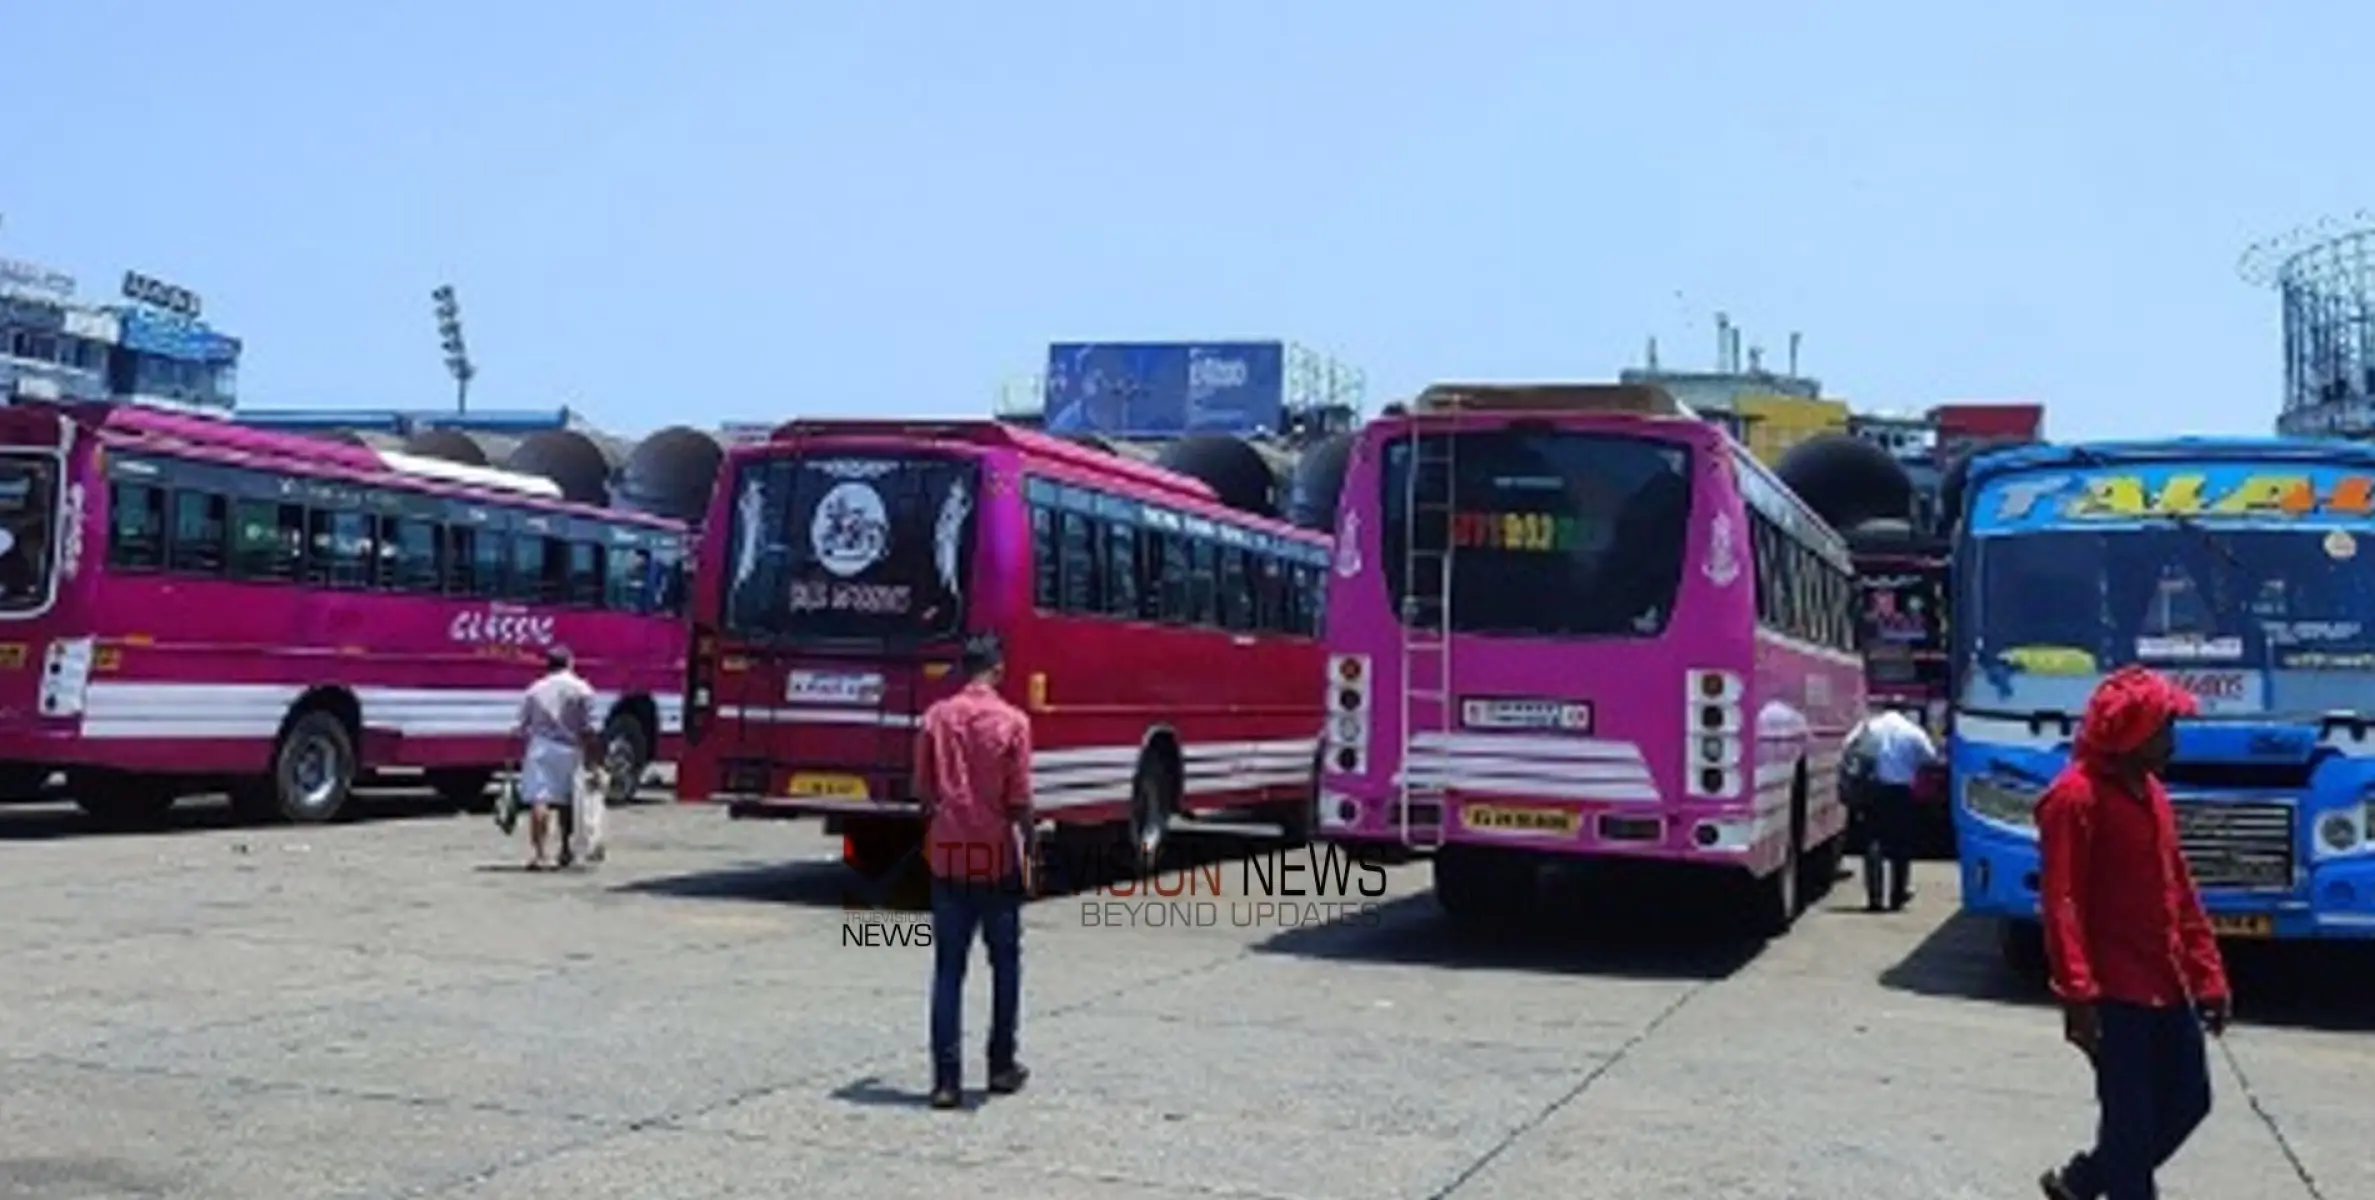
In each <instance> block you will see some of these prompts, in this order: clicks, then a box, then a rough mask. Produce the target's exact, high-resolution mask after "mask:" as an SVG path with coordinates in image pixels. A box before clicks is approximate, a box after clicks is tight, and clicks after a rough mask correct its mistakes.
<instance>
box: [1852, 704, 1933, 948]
mask: <svg viewBox="0 0 2375 1200" xmlns="http://www.w3.org/2000/svg"><path fill="white" fill-rule="evenodd" d="M1937 760H1938V748H1937V746H1936V745H1935V744H1933V743H1932V742H1931V741H1930V735H1929V734H1928V733H1927V732H1925V731H1924V730H1923V729H1922V727H1921V726H1920V725H1918V724H1915V723H1914V721H1913V720H1912V719H1911V718H1909V717H1907V716H1906V715H1905V714H1904V713H1901V712H1899V711H1897V710H1896V709H1893V708H1884V709H1881V710H1880V711H1879V712H1877V713H1874V714H1872V715H1871V716H1869V717H1866V718H1864V722H1863V724H1861V725H1858V726H1856V728H1855V732H1854V733H1851V734H1849V735H1848V738H1847V754H1846V757H1845V759H1844V760H1843V761H1842V762H1841V763H1840V769H1841V771H1843V772H1845V773H1847V774H1848V776H1849V777H1850V778H1851V779H1854V780H1855V781H1856V783H1855V785H1854V786H1853V789H1852V792H1851V794H1852V795H1854V796H1855V797H1856V803H1857V805H1858V807H1860V808H1861V809H1862V810H1863V817H1864V830H1865V836H1864V899H1865V904H1866V907H1867V908H1869V909H1870V910H1871V911H1873V912H1879V911H1880V910H1881V902H1882V897H1883V894H1884V893H1885V895H1886V897H1887V905H1888V909H1889V911H1891V912H1895V911H1897V910H1900V909H1902V908H1904V907H1905V905H1906V902H1908V901H1910V900H1911V899H1912V898H1913V841H1914V813H1913V781H1914V777H1915V776H1917V775H1919V774H1920V772H1921V769H1922V768H1923V767H1925V766H1928V765H1929V764H1931V763H1933V762H1936V761H1937ZM1884 867H1885V868H1886V874H1885V875H1884V874H1883V868H1884ZM1884 881H1885V882H1886V884H1887V886H1886V887H1885V888H1884V887H1883V886H1882V884H1883V882H1884Z"/></svg>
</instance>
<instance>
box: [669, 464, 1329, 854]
mask: <svg viewBox="0 0 2375 1200" xmlns="http://www.w3.org/2000/svg"><path fill="white" fill-rule="evenodd" d="M718 479H719V482H718V486H717V489H716V491H715V494H714V496H713V498H712V502H711V503H712V508H711V512H710V515H709V517H708V519H707V520H706V521H705V522H704V524H703V529H704V531H705V532H704V535H703V538H702V545H701V563H700V567H699V569H698V570H696V571H695V572H694V576H693V577H694V581H695V582H694V598H693V618H692V619H693V653H692V657H691V660H690V664H689V666H690V676H689V679H688V682H687V696H688V703H687V707H686V747H685V753H684V754H683V756H682V758H681V760H680V762H679V764H678V769H677V784H678V794H679V796H680V798H682V799H684V800H688V801H701V802H712V801H714V802H719V803H723V804H725V805H727V806H728V812H729V813H730V814H731V815H732V816H735V817H739V818H790V817H809V816H815V817H822V818H824V819H825V820H826V822H827V827H828V829H831V830H835V831H838V832H840V833H841V834H842V835H843V839H844V846H845V848H846V849H845V854H846V855H847V858H848V860H849V862H850V864H851V865H852V866H854V867H856V868H858V869H859V870H860V871H863V872H866V873H868V874H878V873H880V872H883V871H886V870H889V869H891V868H893V867H896V866H897V865H898V864H899V863H900V862H901V861H903V860H907V859H908V857H909V856H910V855H911V854H913V853H914V851H915V849H916V848H917V846H918V845H920V835H921V832H922V831H921V827H920V824H919V821H918V817H919V815H920V810H919V808H918V806H917V805H916V804H915V802H914V795H913V788H912V780H911V779H910V772H911V770H912V765H913V761H914V737H915V730H916V727H917V723H918V721H919V719H920V717H921V715H922V713H923V711H924V709H925V708H926V707H927V706H929V705H930V704H931V703H932V702H933V701H935V700H938V699H939V698H941V697H943V696H947V695H949V694H951V693H953V692H954V691H955V690H956V689H957V688H958V687H959V686H960V684H961V680H960V679H958V678H957V674H956V671H955V661H956V658H957V655H958V652H959V650H960V648H961V647H962V645H963V643H964V641H965V639H966V638H968V637H970V636H973V635H976V634H982V633H992V634H995V635H997V636H998V637H999V638H1000V639H1001V641H1002V643H1003V645H1004V649H1005V655H1006V664H1007V665H1006V676H1007V679H1008V694H1009V696H1010V698H1013V699H1014V700H1016V702H1017V703H1019V704H1020V705H1022V706H1023V708H1024V709H1025V711H1027V712H1028V713H1029V714H1030V717H1031V724H1032V737H1033V753H1032V761H1031V768H1032V773H1033V776H1034V781H1035V787H1036V793H1037V802H1038V808H1039V812H1040V815H1041V818H1042V820H1043V822H1052V823H1055V824H1056V825H1058V826H1060V827H1064V828H1066V829H1092V828H1093V829H1099V830H1100V831H1106V832H1110V831H1114V830H1126V831H1127V834H1128V838H1129V842H1130V844H1131V845H1132V846H1133V847H1134V848H1135V851H1136V854H1137V855H1138V859H1139V861H1141V862H1144V861H1148V860H1151V859H1152V858H1154V857H1155V856H1156V855H1157V854H1158V853H1159V852H1160V850H1161V848H1162V845H1163V842H1164V839H1165V836H1166V834H1167V832H1168V831H1169V829H1170V827H1171V823H1172V821H1173V820H1174V819H1175V818H1185V817H1192V816H1195V815H1204V814H1211V813H1215V812H1217V811H1220V810H1230V811H1236V812H1246V813H1253V814H1261V815H1264V816H1268V817H1270V818H1273V819H1276V820H1280V821H1286V822H1294V821H1297V820H1299V819H1301V818H1304V817H1306V816H1307V815H1308V813H1309V811H1310V787H1311V769H1312V758H1313V754H1314V752H1315V748H1316V739H1317V735H1318V730H1319V725H1320V717H1321V713H1320V707H1319V705H1318V703H1317V702H1316V699H1315V697H1314V696H1313V695H1312V693H1311V689H1310V686H1309V680H1310V679H1311V678H1313V677H1314V676H1315V675H1316V674H1317V673H1318V671H1319V667H1320V657H1321V652H1320V647H1319V641H1318V637H1319V617H1320V588H1321V584H1322V579H1323V577H1324V574H1325V569H1326V565H1327V562H1328V551H1327V546H1328V543H1327V539H1326V538H1325V536H1324V535H1321V534H1318V533H1314V532H1310V531H1306V530H1302V529H1297V528H1295V527H1293V526H1291V525H1289V524H1287V523H1285V522H1282V521H1278V520H1273V519H1269V518H1266V517H1262V516H1256V515H1252V514H1250V513H1248V512H1246V511H1240V510H1237V509H1232V508H1231V507H1230V506H1228V505H1225V504H1223V503H1221V502H1220V500H1219V499H1218V498H1217V496H1216V493H1215V492H1214V491H1213V490H1212V489H1211V488H1210V487H1208V486H1206V485H1205V484H1203V483H1201V482H1199V481H1197V480H1195V479H1192V478H1189V477H1187V476H1185V475H1182V474H1178V473H1174V472H1171V471H1167V470H1163V469H1161V468H1159V467H1156V466H1152V465H1148V464H1144V463H1140V462H1136V461H1133V460H1131V459H1128V458H1125V457H1122V456H1120V455H1117V454H1113V453H1107V452H1104V451H1100V450H1097V449H1094V448H1091V447H1087V446H1083V445H1078V444H1075V443H1072V442H1069V441H1065V440H1061V439H1058V438H1054V437H1049V436H1046V435H1042V434H1039V433H1035V432H1032V431H1030V430H1025V429H1018V428H1014V427H1012V426H1008V425H1005V424H1001V423H997V422H993V421H945V422H937V421H928V422H896V421H862V420H847V421H801V422H794V423H791V424H787V425H785V426H783V427H781V428H779V429H777V430H776V431H775V432H774V434H773V435H772V436H771V437H770V438H769V439H768V440H766V441H764V442H762V443H758V444H754V445H744V446H738V447H735V448H733V449H732V450H731V451H729V453H728V455H727V459H726V463H725V466H724V468H723V470H721V471H720V473H719V476H718Z"/></svg>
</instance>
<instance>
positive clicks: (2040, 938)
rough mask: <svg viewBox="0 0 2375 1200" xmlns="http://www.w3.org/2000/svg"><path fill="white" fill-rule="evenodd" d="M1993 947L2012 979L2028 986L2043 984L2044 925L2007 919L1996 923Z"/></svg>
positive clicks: (2045, 972) (2046, 971)
mask: <svg viewBox="0 0 2375 1200" xmlns="http://www.w3.org/2000/svg"><path fill="white" fill-rule="evenodd" d="M1996 951H1997V953H1999V954H2001V955H2002V956H2003V958H2004V967H2005V969H2006V970H2009V971H2011V972H2012V976H2013V978H2014V979H2016V980H2018V981H2019V982H2020V983H2021V985H2022V986H2024V987H2029V988H2038V987H2043V986H2044V984H2045V980H2046V976H2047V975H2048V974H2049V973H2050V970H2051V968H2050V966H2049V964H2048V963H2047V962H2046V958H2045V927H2044V926H2043V925H2040V924H2038V923H2037V922H2035V921H2023V920H2020V919H2018V918H2013V919H2008V920H2006V921H2004V922H2003V923H2002V924H2000V925H1998V926H1997V927H1996Z"/></svg>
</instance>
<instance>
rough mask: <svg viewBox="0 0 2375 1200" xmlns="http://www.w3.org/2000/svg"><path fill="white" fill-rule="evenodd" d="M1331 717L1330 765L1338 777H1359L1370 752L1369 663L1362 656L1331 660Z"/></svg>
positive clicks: (1326, 735)
mask: <svg viewBox="0 0 2375 1200" xmlns="http://www.w3.org/2000/svg"><path fill="white" fill-rule="evenodd" d="M1327 705H1328V717H1327V721H1328V724H1327V729H1326V731H1325V733H1324V734H1323V737H1324V739H1325V741H1326V746H1327V750H1326V753H1327V763H1328V766H1329V767H1331V768H1333V769H1334V770H1335V771H1336V772H1337V773H1338V774H1343V775H1353V774H1358V773H1359V772H1360V770H1361V768H1362V766H1363V764H1364V762H1365V760H1366V759H1367V758H1368V750H1369V716H1370V708H1369V660H1368V656H1366V655H1361V654H1338V655H1335V656H1333V657H1331V658H1329V659H1328V700H1327Z"/></svg>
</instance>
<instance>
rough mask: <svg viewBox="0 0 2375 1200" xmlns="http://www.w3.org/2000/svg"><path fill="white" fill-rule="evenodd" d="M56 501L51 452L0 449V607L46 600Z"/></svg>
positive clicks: (15, 609) (13, 609)
mask: <svg viewBox="0 0 2375 1200" xmlns="http://www.w3.org/2000/svg"><path fill="white" fill-rule="evenodd" d="M57 504H58V463H57V460H56V459H55V458H52V457H50V456H49V455H48V454H46V453H43V454H33V453H21V452H20V453H9V452H5V451H0V613H24V612H32V611H35V610H37V609H39V608H41V607H42V605H43V604H45V603H47V602H48V600H49V586H50V570H51V566H52V562H53V559H54V556H53V555H52V554H51V553H50V551H51V545H50V530H51V525H52V520H53V518H54V517H55V515H56V513H57Z"/></svg>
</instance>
